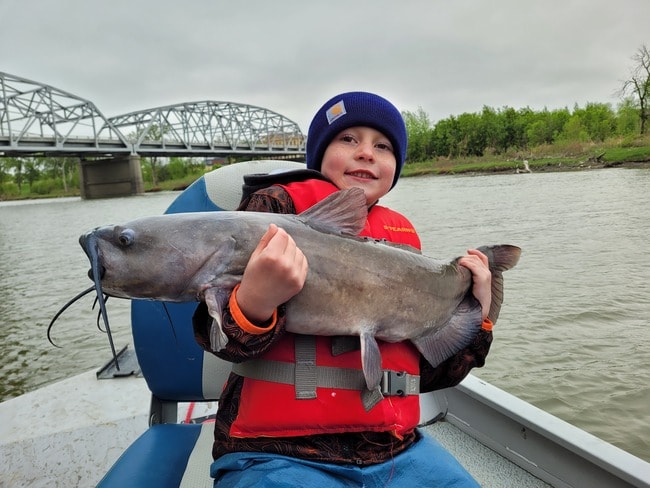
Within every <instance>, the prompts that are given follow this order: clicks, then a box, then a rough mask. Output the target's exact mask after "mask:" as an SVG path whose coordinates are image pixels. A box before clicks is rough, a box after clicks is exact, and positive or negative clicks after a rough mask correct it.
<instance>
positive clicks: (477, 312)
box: [412, 292, 483, 367]
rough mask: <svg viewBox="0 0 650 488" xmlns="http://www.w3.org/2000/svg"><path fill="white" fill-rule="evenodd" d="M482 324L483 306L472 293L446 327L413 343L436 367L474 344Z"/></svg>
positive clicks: (457, 309)
mask: <svg viewBox="0 0 650 488" xmlns="http://www.w3.org/2000/svg"><path fill="white" fill-rule="evenodd" d="M482 323H483V317H482V309H481V304H480V303H479V301H478V300H477V299H476V298H474V295H472V294H471V292H470V293H468V294H467V296H466V297H465V298H464V299H463V301H462V302H461V303H460V304H459V305H458V307H457V308H456V310H455V311H454V314H453V315H452V316H451V318H450V319H449V321H448V322H447V323H446V324H445V325H444V326H442V327H441V328H439V329H438V330H436V331H435V332H433V333H431V334H427V335H424V336H422V337H418V338H417V339H412V342H413V344H415V347H417V348H418V350H419V351H420V353H422V355H423V356H424V357H425V359H426V360H427V361H428V362H429V364H431V366H433V367H436V366H438V365H439V364H440V363H442V362H443V361H444V360H445V359H448V358H450V357H451V356H453V355H454V354H456V353H457V352H458V351H460V350H461V349H462V348H464V347H466V346H467V345H468V344H469V343H470V342H472V340H473V339H474V337H475V336H476V334H477V333H478V331H479V330H480V329H481V324H482Z"/></svg>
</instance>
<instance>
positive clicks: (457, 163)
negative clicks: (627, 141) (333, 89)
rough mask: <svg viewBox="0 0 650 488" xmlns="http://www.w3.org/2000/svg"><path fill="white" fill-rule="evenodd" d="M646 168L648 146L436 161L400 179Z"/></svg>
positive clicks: (413, 167)
mask: <svg viewBox="0 0 650 488" xmlns="http://www.w3.org/2000/svg"><path fill="white" fill-rule="evenodd" d="M616 167H623V168H650V146H633V147H598V146H587V147H577V148H576V147H573V148H564V150H562V148H538V149H537V150H536V151H531V152H530V153H529V154H526V155H524V154H513V155H511V156H510V157H506V158H504V157H503V156H498V157H496V156H483V157H475V158H464V159H450V158H439V159H437V160H434V161H426V162H423V163H408V164H406V165H405V166H404V170H403V172H402V175H403V176H406V177H409V176H422V175H449V174H489V173H532V172H557V171H581V170H588V169H600V168H616Z"/></svg>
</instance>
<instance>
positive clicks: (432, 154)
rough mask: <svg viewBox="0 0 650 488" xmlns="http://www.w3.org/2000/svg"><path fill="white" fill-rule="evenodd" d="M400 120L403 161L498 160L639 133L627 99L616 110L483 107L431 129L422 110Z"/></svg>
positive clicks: (608, 107) (591, 105)
mask: <svg viewBox="0 0 650 488" xmlns="http://www.w3.org/2000/svg"><path fill="white" fill-rule="evenodd" d="M403 115H404V119H405V121H406V126H407V132H408V135H409V145H408V150H407V151H408V152H407V161H408V162H420V161H428V160H431V159H435V158H462V157H471V156H479V157H480V156H485V155H486V154H497V155H501V154H506V153H508V152H509V151H511V150H526V149H530V148H533V147H537V146H542V145H552V144H564V143H573V142H603V141H605V140H606V139H610V138H614V137H623V138H626V137H627V138H630V139H633V138H635V137H636V136H637V135H638V134H639V133H640V120H639V117H638V110H637V109H636V107H635V106H634V105H633V103H632V101H631V100H629V99H628V100H625V101H624V102H623V103H621V104H620V105H619V107H618V109H617V110H614V109H612V107H611V105H609V104H605V103H589V104H587V105H586V106H585V107H578V106H575V107H574V108H573V110H569V109H568V108H563V109H556V110H548V109H544V110H542V111H534V110H532V109H530V108H528V107H526V108H521V109H518V110H517V109H514V108H511V107H504V108H501V109H494V108H491V107H487V106H486V107H483V110H482V111H481V112H478V113H464V114H461V115H458V116H453V115H452V116H450V117H448V118H446V119H443V120H440V121H438V122H437V123H436V124H431V122H430V120H429V117H428V115H427V114H426V113H425V112H424V111H423V110H422V109H419V110H418V111H417V112H414V113H413V112H405V113H404V114H403Z"/></svg>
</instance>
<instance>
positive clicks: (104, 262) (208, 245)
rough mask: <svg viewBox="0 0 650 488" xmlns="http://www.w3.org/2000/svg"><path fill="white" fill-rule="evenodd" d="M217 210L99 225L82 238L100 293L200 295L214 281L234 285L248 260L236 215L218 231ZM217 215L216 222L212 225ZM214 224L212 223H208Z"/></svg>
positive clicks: (169, 297)
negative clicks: (240, 252)
mask: <svg viewBox="0 0 650 488" xmlns="http://www.w3.org/2000/svg"><path fill="white" fill-rule="evenodd" d="M217 216H219V214H218V213H215V212H212V213H211V214H210V219H206V218H205V214H202V213H192V214H172V215H162V216H154V217H147V218H143V219H139V220H134V221H132V222H129V223H128V224H125V225H113V226H105V227H98V228H96V229H94V230H92V231H90V232H88V233H86V234H84V235H82V236H81V237H80V239H79V242H80V244H81V246H82V248H83V249H84V251H85V252H86V254H87V256H88V258H89V260H90V264H91V270H90V272H89V275H90V277H91V279H92V280H93V281H94V282H95V288H96V290H97V292H98V293H100V291H101V292H103V293H105V294H106V295H109V296H114V297H119V298H136V299H156V300H163V301H170V302H186V301H198V300H200V299H201V298H202V295H203V292H204V291H205V290H206V289H208V288H212V287H215V286H217V287H220V288H224V287H225V288H232V287H233V286H234V285H235V284H236V282H237V281H239V280H240V279H241V274H242V273H243V269H244V267H245V264H246V262H245V261H243V260H239V262H238V260H237V259H236V255H237V253H236V252H235V250H236V248H237V247H238V245H237V239H236V238H235V237H234V234H233V232H230V231H229V229H231V228H232V224H233V222H232V219H228V218H227V216H226V215H222V216H221V217H224V218H222V219H220V220H222V221H223V222H224V225H222V226H221V225H220V226H218V227H217V229H218V232H215V227H214V219H215V217H217ZM208 221H212V225H208V224H209V222H208ZM208 227H209V228H208Z"/></svg>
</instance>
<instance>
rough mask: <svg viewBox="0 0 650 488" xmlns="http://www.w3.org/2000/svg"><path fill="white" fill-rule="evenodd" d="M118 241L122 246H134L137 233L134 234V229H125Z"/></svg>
mask: <svg viewBox="0 0 650 488" xmlns="http://www.w3.org/2000/svg"><path fill="white" fill-rule="evenodd" d="M117 240H118V241H119V243H120V244H122V246H124V247H128V246H130V245H131V244H133V241H134V240H135V232H133V229H124V230H123V231H122V232H120V235H119V236H118V237H117Z"/></svg>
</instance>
